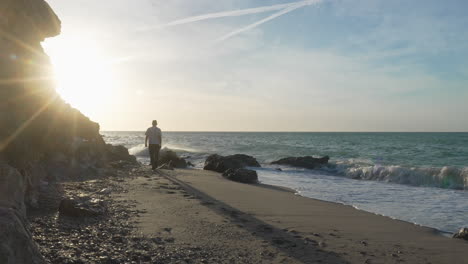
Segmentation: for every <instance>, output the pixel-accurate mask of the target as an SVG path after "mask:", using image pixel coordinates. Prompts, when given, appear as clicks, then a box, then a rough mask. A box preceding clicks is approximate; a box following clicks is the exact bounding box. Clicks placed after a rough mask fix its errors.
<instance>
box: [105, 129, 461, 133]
mask: <svg viewBox="0 0 468 264" xmlns="http://www.w3.org/2000/svg"><path fill="white" fill-rule="evenodd" d="M99 132H143V133H144V132H145V131H144V130H100V131H99ZM163 132H171V133H468V131H305V130H304V131H267V130H263V131H262V130H252V131H241V130H237V131H236V130H233V131H228V130H206V131H205V130H167V131H163Z"/></svg>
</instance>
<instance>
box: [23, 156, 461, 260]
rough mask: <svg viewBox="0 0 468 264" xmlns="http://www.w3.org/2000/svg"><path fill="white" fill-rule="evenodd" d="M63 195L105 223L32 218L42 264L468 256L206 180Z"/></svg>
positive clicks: (176, 173)
mask: <svg viewBox="0 0 468 264" xmlns="http://www.w3.org/2000/svg"><path fill="white" fill-rule="evenodd" d="M63 186H64V189H65V192H66V193H70V192H71V193H75V195H81V194H86V195H89V196H90V197H96V198H98V199H102V200H103V201H104V204H106V205H107V206H106V208H107V210H106V212H107V213H106V214H104V215H102V216H99V217H91V218H89V217H87V218H73V217H64V216H61V215H58V216H57V214H56V213H53V214H44V215H42V216H41V215H39V216H35V215H31V222H32V225H33V227H34V228H33V237H34V239H35V241H36V242H37V243H38V244H39V247H40V249H41V252H42V254H43V255H44V256H45V257H46V260H48V261H50V262H51V263H87V262H90V261H91V262H93V261H94V262H99V261H107V262H109V263H124V262H131V261H136V262H138V261H139V262H141V263H217V264H218V263H252V264H253V263H265V264H266V263H278V264H279V263H367V264H376V263H421V264H427V263H432V264H436V263H441V264H443V263H460V264H461V263H464V257H465V255H466V253H465V252H466V251H467V250H468V243H466V241H463V240H459V239H450V238H446V237H443V236H440V235H439V234H437V232H436V229H433V228H427V227H421V226H416V225H414V224H412V223H409V222H405V221H402V220H395V219H391V218H389V217H385V216H380V215H376V214H373V213H370V212H365V211H362V210H358V209H355V208H354V207H352V206H349V205H342V204H338V203H334V202H328V201H321V200H318V199H314V198H308V197H303V196H300V195H297V194H296V193H295V191H294V190H293V189H290V188H284V187H278V186H275V185H271V184H261V183H260V184H243V183H238V182H233V181H229V180H227V179H225V178H224V177H222V175H221V174H219V173H216V172H211V171H204V170H197V169H175V170H157V171H156V172H152V171H151V170H150V168H149V167H148V166H145V165H139V166H137V167H130V168H124V169H119V170H116V171H115V173H111V174H110V175H109V176H108V177H106V178H101V179H97V180H86V181H82V182H66V183H63ZM103 188H105V189H103ZM83 228H84V229H85V230H86V232H85V233H84V234H82V233H81V231H80V230H83ZM51 230H59V232H56V231H54V232H52V233H51ZM57 241H62V243H60V244H57V243H56V242H57ZM95 245H100V250H96V248H95ZM112 261H113V262H112Z"/></svg>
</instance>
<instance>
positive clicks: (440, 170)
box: [336, 163, 468, 190]
mask: <svg viewBox="0 0 468 264" xmlns="http://www.w3.org/2000/svg"><path fill="white" fill-rule="evenodd" d="M336 174H337V175H339V176H345V177H348V178H351V179H360V180H374V181H384V182H390V183H398V184H405V185H412V186H426V187H438V188H445V189H461V190H468V168H467V167H464V168H457V167H450V166H445V167H402V166H398V165H393V166H382V165H370V166H369V165H362V164H361V163H356V164H337V165H336Z"/></svg>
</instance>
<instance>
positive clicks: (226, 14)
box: [147, 0, 321, 30]
mask: <svg viewBox="0 0 468 264" xmlns="http://www.w3.org/2000/svg"><path fill="white" fill-rule="evenodd" d="M320 1H321V0H303V1H298V2H292V3H287V4H278V5H271V6H261V7H255V8H246V9H239V10H232V11H224V12H218V13H210V14H205V15H199V16H193V17H187V18H183V19H179V20H175V21H172V22H169V23H167V24H164V25H162V26H159V27H158V28H160V27H168V26H176V25H182V24H188V23H193V22H197V21H202V20H207V19H214V18H221V17H234V16H244V15H250V14H258V13H264V12H270V11H277V10H283V9H288V8H291V7H296V6H298V7H297V8H299V7H303V6H307V5H312V4H315V3H318V2H320ZM294 9H296V8H294ZM291 11H292V10H291ZM155 28H156V27H155ZM148 29H151V28H148ZM148 29H147V30H148Z"/></svg>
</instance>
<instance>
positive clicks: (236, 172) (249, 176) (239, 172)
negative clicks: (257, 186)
mask: <svg viewBox="0 0 468 264" xmlns="http://www.w3.org/2000/svg"><path fill="white" fill-rule="evenodd" d="M223 176H224V177H226V178H228V179H229V180H231V181H236V182H242V183H257V182H258V175H257V172H256V171H254V170H248V169H228V170H227V171H225V172H224V173H223Z"/></svg>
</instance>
